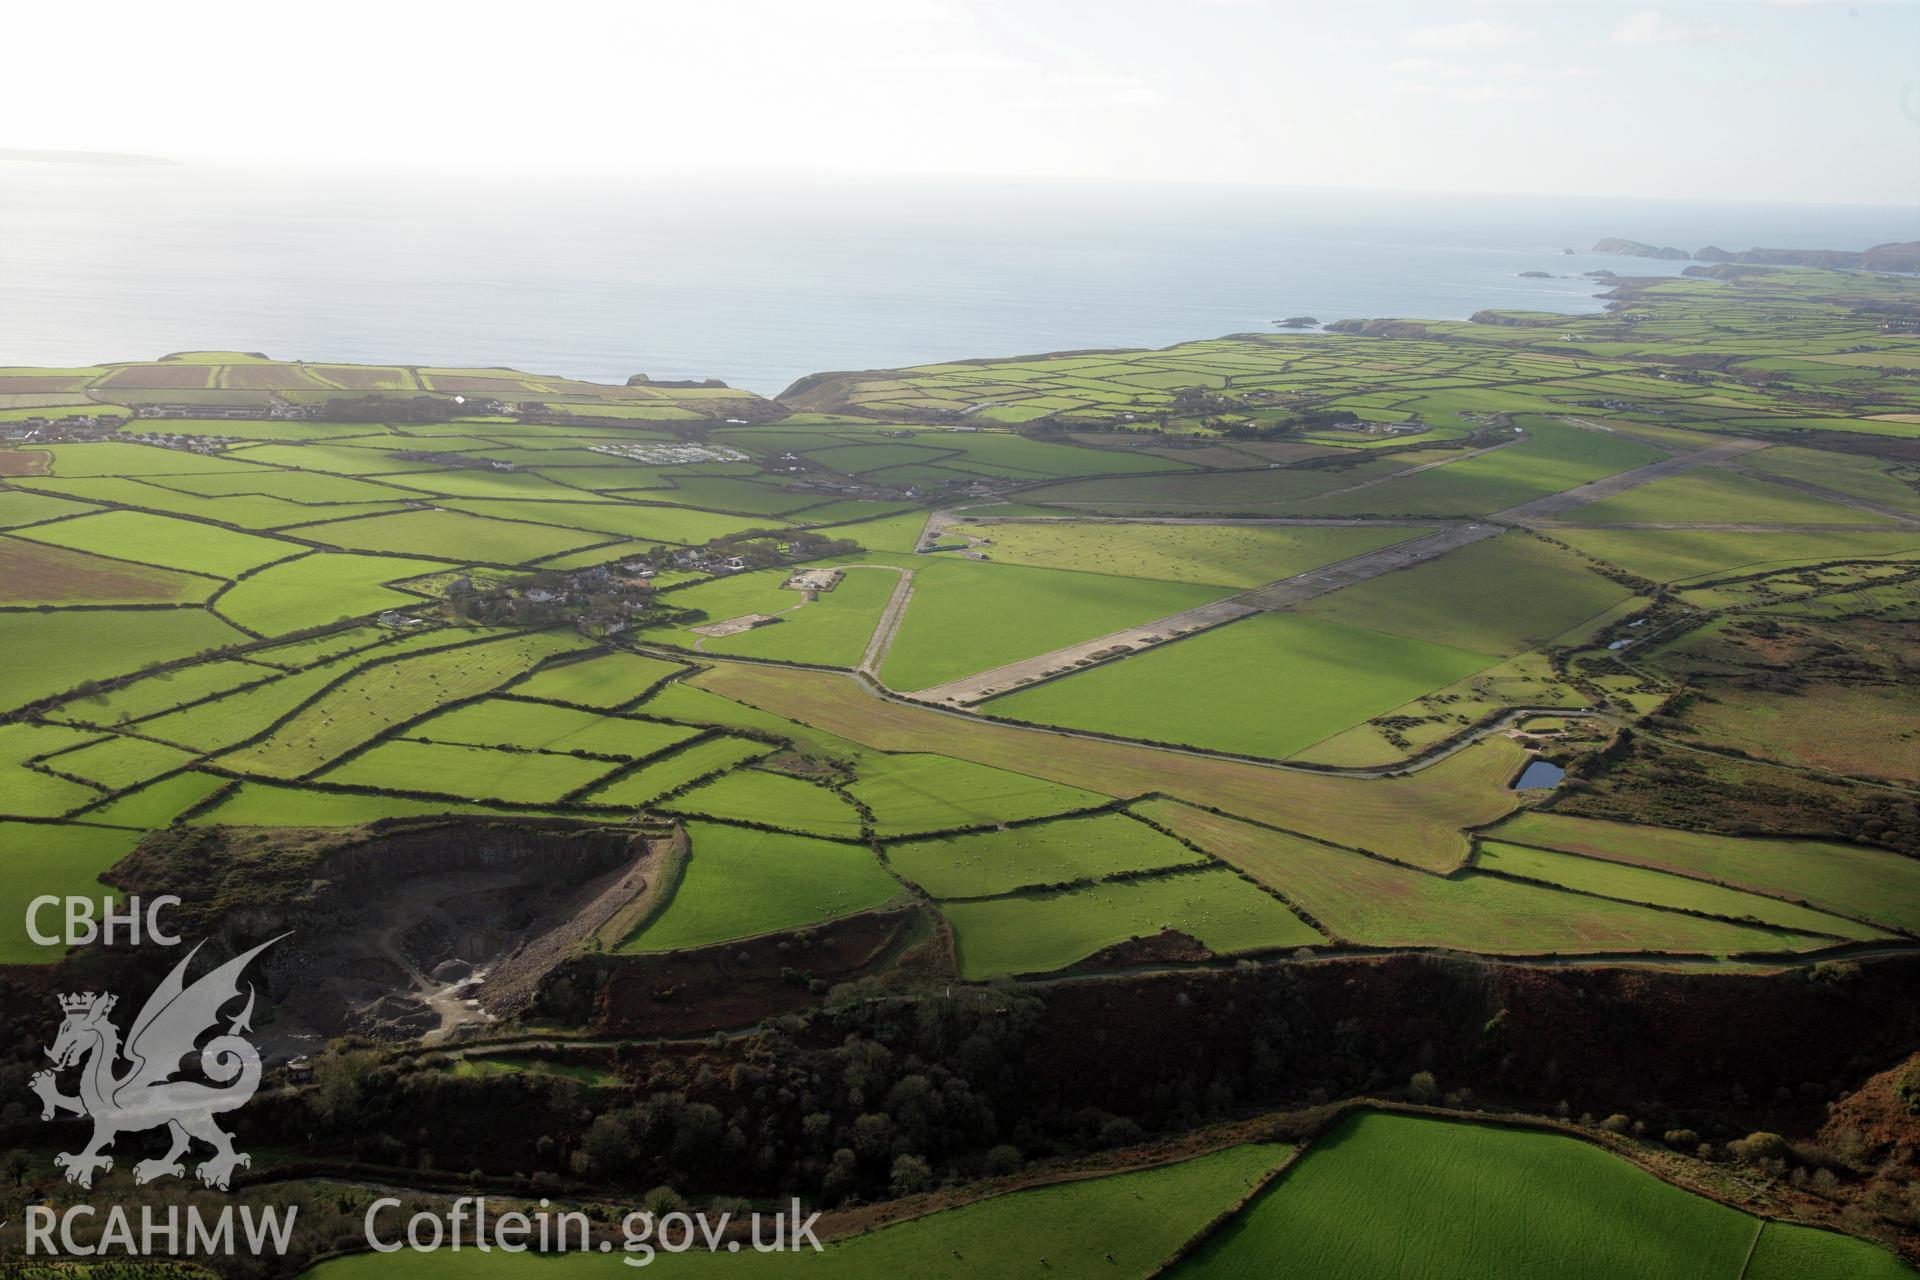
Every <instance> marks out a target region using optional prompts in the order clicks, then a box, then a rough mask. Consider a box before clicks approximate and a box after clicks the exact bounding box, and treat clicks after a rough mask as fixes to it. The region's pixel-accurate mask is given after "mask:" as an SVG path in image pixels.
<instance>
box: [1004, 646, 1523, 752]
mask: <svg viewBox="0 0 1920 1280" xmlns="http://www.w3.org/2000/svg"><path fill="white" fill-rule="evenodd" d="M1490 665H1492V660H1491V659H1489V658H1487V657H1484V656H1482V655H1481V654H1477V653H1468V652H1466V651H1464V650H1460V649H1451V648H1447V647H1445V646H1443V645H1438V644H1429V643H1426V642H1424V641H1422V640H1418V639H1414V638H1410V637H1406V636H1398V635H1388V634H1386V633H1384V632H1379V631H1367V630H1363V629H1361V628H1359V627H1354V626H1348V625H1344V624H1341V623H1335V622H1326V621H1322V620H1319V619H1316V618H1309V617H1303V616H1301V615H1299V614H1294V613H1262V614H1255V615H1253V616H1252V617H1249V618H1244V619H1242V620H1240V621H1238V622H1232V623H1228V624H1227V625H1225V626H1222V627H1215V628H1213V629H1212V630H1209V631H1204V632H1201V633H1200V634H1199V635H1195V636H1189V637H1187V638H1185V639H1182V640H1177V641H1174V642H1173V643H1171V644H1163V645H1158V646H1155V647H1153V648H1150V649H1146V650H1144V651H1142V652H1140V653H1138V654H1136V655H1134V656H1132V657H1128V658H1122V659H1120V660H1119V661H1117V662H1109V663H1105V664H1102V665H1100V666H1096V667H1093V668H1090V669H1088V670H1086V671H1083V672H1079V673H1077V674H1074V675H1070V676H1065V677H1063V678H1061V679H1058V680H1051V681H1048V682H1047V683H1044V684H1040V685H1035V686H1033V687H1031V688H1027V689H1023V690H1019V691H1017V692H1014V693H1011V694H1006V695H1003V696H1001V697H998V698H994V699H991V700H990V701H988V702H987V703H986V706H985V709H986V711H987V713H988V714H989V715H995V716H1005V717H1008V718H1010V719H1014V720H1024V721H1027V722H1029V723H1034V724H1049V725H1059V726H1061V727H1064V728H1071V729H1092V730H1095V731H1097V732H1100V733H1110V734H1114V735H1116V736H1119V737H1123V738H1144V739H1153V740H1157V741H1161V742H1169V743H1175V744H1178V745H1181V746H1192V747H1204V748H1209V749H1212V750H1216V751H1229V752H1234V753H1237V754H1241V755H1251V756H1265V757H1268V758H1271V759H1284V758H1285V757H1287V756H1290V755H1293V754H1295V753H1296V752H1299V751H1302V750H1304V749H1306V748H1307V747H1310V746H1312V745H1313V744H1314V743H1316V742H1319V741H1321V740H1322V739H1324V738H1328V737H1331V736H1332V735H1334V734H1336V733H1339V732H1340V731H1341V730H1343V729H1347V728H1351V727H1352V726H1353V725H1356V724H1359V723H1360V722H1362V721H1364V720H1367V719H1369V718H1371V717H1373V716H1376V715H1379V714H1381V713H1383V712H1386V711H1391V710H1392V709H1394V708H1395V707H1398V706H1400V705H1401V704H1403V703H1405V702H1407V701H1409V700H1411V699H1413V698H1416V697H1419V696H1420V695H1421V694H1424V693H1428V692H1430V691H1432V690H1434V689H1438V688H1441V687H1442V686H1445V685H1449V684H1452V683H1453V682H1455V681H1456V680H1459V679H1462V678H1463V677H1465V676H1468V675H1471V674H1472V673H1473V672H1475V671H1479V670H1481V669H1482V668H1484V667H1487V666H1490Z"/></svg>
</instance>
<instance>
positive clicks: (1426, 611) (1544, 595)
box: [1300, 533, 1632, 657]
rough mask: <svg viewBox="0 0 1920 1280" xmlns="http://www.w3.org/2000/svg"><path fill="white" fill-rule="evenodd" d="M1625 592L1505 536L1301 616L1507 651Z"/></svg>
mask: <svg viewBox="0 0 1920 1280" xmlns="http://www.w3.org/2000/svg"><path fill="white" fill-rule="evenodd" d="M1631 594H1632V593H1631V592H1629V591H1628V590H1627V589H1626V588H1624V587H1622V586H1620V585H1618V584H1617V583H1614V582H1611V581H1609V580H1608V579H1606V578H1603V577H1601V576H1600V575H1599V574H1597V573H1595V572H1593V571H1592V570H1591V569H1590V568H1588V566H1587V563H1586V562H1585V561H1584V560H1581V559H1580V558H1578V557H1577V556H1572V555H1569V554H1568V553H1567V552H1565V551H1563V550H1560V549H1559V548H1557V547H1554V546H1552V545H1550V544H1548V543H1546V542H1543V541H1541V540H1540V539H1538V538H1530V537H1527V536H1526V535H1525V534H1521V533H1505V534H1502V535H1500V536H1499V537H1497V538H1489V539H1487V540H1485V541H1483V542H1476V543H1473V544H1471V545H1469V546H1465V547H1462V548H1460V549H1459V550H1457V551H1450V552H1448V553H1447V554H1445V555H1443V556H1440V557H1439V558H1437V559H1434V560H1428V561H1426V562H1424V563H1422V564H1417V565H1415V566H1413V567H1412V568H1409V569H1402V570H1399V571H1397V572H1394V573H1388V574H1382V575H1381V576H1380V577H1377V578H1373V579H1370V580H1368V581H1366V582H1362V583H1359V584H1357V585H1355V586H1351V587H1347V588H1344V589H1342V590H1340V591H1335V592H1333V593H1331V594H1330V595H1324V596H1321V597H1320V598H1319V599H1317V600H1311V601H1308V602H1307V603H1306V604H1304V605H1302V606H1300V612H1301V614H1303V615H1304V616H1306V617H1310V618H1320V619H1324V620H1326V621H1329V622H1342V623H1345V624H1347V625H1348V626H1354V627H1366V628H1370V629H1373V630H1378V631H1384V632H1387V633H1389V634H1391V635H1397V636H1405V637H1407V638H1409V639H1414V640H1420V641H1424V642H1425V643H1428V644H1438V645H1447V646H1449V647H1452V648H1456V649H1465V650H1468V651H1469V652H1472V653H1486V654H1493V655H1495V656H1498V657H1510V656H1512V655H1513V654H1516V653H1519V652H1521V651H1522V650H1525V649H1531V648H1534V647H1536V646H1538V645H1541V644H1544V643H1546V642H1547V641H1548V640H1550V639H1552V638H1553V637H1554V636H1557V635H1559V634H1560V633H1561V632H1564V631H1567V630H1569V629H1571V628H1572V627H1575V626H1577V625H1579V624H1580V623H1582V622H1585V621H1586V620H1587V619H1589V618H1592V617H1595V616H1597V615H1599V614H1601V613H1604V612H1605V611H1606V610H1608V609H1610V608H1612V607H1613V606H1615V605H1617V604H1619V603H1620V602H1621V601H1623V600H1626V599H1628V598H1629V596H1630V595H1631Z"/></svg>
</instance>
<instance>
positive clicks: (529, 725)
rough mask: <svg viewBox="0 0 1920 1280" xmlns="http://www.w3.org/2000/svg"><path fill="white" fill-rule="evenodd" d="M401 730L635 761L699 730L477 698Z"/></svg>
mask: <svg viewBox="0 0 1920 1280" xmlns="http://www.w3.org/2000/svg"><path fill="white" fill-rule="evenodd" d="M406 732H407V736H408V737H410V738H424V739H426V740H428V741H430V742H448V743H455V744H463V745H466V746H474V747H510V748H518V749H520V750H523V751H547V752H554V753H565V752H570V751H585V752H588V753H590V754H592V755H597V756H618V757H620V758H622V759H626V760H640V759H644V758H645V757H647V756H651V755H655V754H657V753H659V752H661V751H665V750H666V749H667V748H668V747H671V746H674V745H676V744H678V743H681V742H685V741H686V740H687V739H688V738H691V737H693V736H694V735H695V734H696V733H698V732H699V730H697V729H690V728H686V727H684V726H681V725H671V724H657V723H655V722H653V721H650V720H630V719H626V718H623V717H620V716H603V715H596V714H594V713H593V712H590V711H576V710H573V709H571V708H569V707H556V706H552V705H549V704H547V703H544V702H520V701H517V700H515V699H512V698H482V699H481V700H480V701H478V702H469V703H467V704H466V705H464V706H460V707H455V708H454V709H453V710H451V711H443V712H441V713H440V714H439V715H436V716H434V717H433V718H432V719H430V720H425V721H422V722H421V723H419V724H416V725H414V726H413V727H412V728H410V729H408V730H407V731H406Z"/></svg>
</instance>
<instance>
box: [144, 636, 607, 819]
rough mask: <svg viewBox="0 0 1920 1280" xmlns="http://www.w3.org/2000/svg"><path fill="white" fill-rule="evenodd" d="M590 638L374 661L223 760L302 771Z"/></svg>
mask: <svg viewBox="0 0 1920 1280" xmlns="http://www.w3.org/2000/svg"><path fill="white" fill-rule="evenodd" d="M584 643H585V641H583V640H581V639H580V638H579V637H578V636H574V635H570V634H566V633H558V632H549V631H542V632H531V633H526V634H519V635H509V636H503V637H500V638H498V639H495V640H490V641H485V642H482V643H479V644H472V645H461V646H459V647H457V648H450V649H444V650H439V651H436V652H431V653H424V654H419V655H416V656H413V657H408V658H402V659H400V660H397V661H393V662H379V663H375V664H373V665H371V666H369V667H367V668H366V669H365V670H362V671H358V672H356V673H354V674H353V675H351V676H348V677H347V678H346V679H345V680H343V681H342V682H341V683H340V684H339V685H338V686H336V687H334V688H331V689H328V690H327V691H326V693H325V695H324V696H322V697H320V698H319V699H318V700H317V701H315V702H314V703H312V704H311V705H308V706H303V707H302V708H301V709H300V710H299V711H298V712H296V713H295V714H294V715H293V716H292V717H290V718H289V719H288V720H286V721H285V722H284V723H282V724H280V725H278V726H276V727H275V728H274V730H273V732H272V733H270V734H268V735H267V736H266V737H265V738H263V739H261V740H260V741H259V742H255V743H252V744H251V745H249V746H246V747H242V748H240V749H239V750H237V751H234V752H230V753H229V754H227V755H226V756H223V757H222V758H221V763H223V764H224V765H226V766H227V767H228V768H231V769H234V770H236V771H238V772H242V773H251V774H259V775H261V776H264V777H269V778H282V779H291V778H298V777H302V776H304V775H305V774H308V773H311V772H312V771H314V770H316V769H318V768H320V767H321V766H323V765H325V764H327V763H329V762H330V761H332V760H334V759H336V758H338V757H339V756H341V755H343V754H345V753H346V752H348V751H350V750H352V749H353V748H354V747H357V746H359V745H360V744H362V743H364V742H368V741H371V740H372V739H373V738H375V737H378V736H379V735H380V734H382V733H385V732H386V731H387V730H389V729H392V728H394V727H396V726H398V725H401V724H405V723H406V722H407V721H410V720H413V719H415V718H416V717H419V716H423V715H425V714H427V713H428V712H429V711H433V710H435V709H437V708H439V707H443V706H445V705H446V704H447V703H450V702H458V701H461V700H463V699H466V698H471V697H475V696H477V695H479V694H483V693H486V692H489V691H490V690H492V689H495V688H497V687H499V686H500V685H502V684H504V683H506V682H507V681H508V680H510V679H512V678H513V677H514V676H517V675H519V674H521V673H522V672H524V671H527V670H530V669H531V668H533V667H534V666H536V665H537V664H538V663H540V662H541V661H542V660H543V659H546V658H549V657H552V656H554V655H555V654H559V653H565V652H566V651H567V650H569V649H573V648H578V647H579V646H580V645H582V644H584ZM268 687H271V686H268ZM155 731H156V733H157V732H158V728H156V730H155ZM389 785H392V784H389Z"/></svg>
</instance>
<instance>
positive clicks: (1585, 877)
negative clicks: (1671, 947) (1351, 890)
mask: <svg viewBox="0 0 1920 1280" xmlns="http://www.w3.org/2000/svg"><path fill="white" fill-rule="evenodd" d="M1474 865H1475V866H1476V867H1480V868H1482V869H1484V870H1487V871H1497V872H1499V873H1501V874H1503V875H1509V876H1517V877H1519V878H1521V879H1525V880H1534V881H1539V882H1541V883H1544V884H1553V885H1559V886H1560V887H1562V888H1565V889H1573V890H1575V891H1577V892H1580V893H1591V894H1597V895H1599V896H1601V897H1606V898H1619V899H1622V900H1623V901H1627V902H1644V903H1647V904H1649V905H1651V906H1657V907H1674V908H1677V909H1679V910H1683V911H1699V912H1705V913H1706V914H1708V915H1712V916H1719V917H1720V918H1721V919H1723V920H1755V921H1758V922H1760V923H1762V924H1770V925H1774V926H1776V927H1778V928H1781V929H1792V930H1795V931H1797V932H1800V933H1825V934H1831V935H1832V936H1834V937H1836V938H1846V939H1849V940H1866V939H1873V938H1880V939H1884V938H1886V937H1888V936H1889V935H1888V934H1887V933H1886V932H1884V931H1883V930H1879V929H1875V928H1873V927H1872V926H1870V925H1864V924H1860V923H1858V922H1857V921H1853V920H1847V919H1843V918H1841V917H1840V916H1836V915H1830V914H1828V913H1826V912H1823V911H1814V910H1812V909H1810V908H1807V907H1803V906H1799V905H1798V904H1796V903H1791V902H1782V901H1780V900H1779V899H1777V898H1769V897H1765V896H1763V895H1761V894H1757V893H1747V892H1744V891H1742V890H1739V889H1729V888H1727V887H1726V886H1724V885H1717V884H1708V883H1706V882H1704V881H1700V880H1689V879H1687V878H1686V877H1685V876H1676V875H1669V874H1667V873H1666V872H1664V871H1653V870H1649V869H1647V868H1644V867H1636V866H1631V865H1628V864H1626V863H1621V862H1608V861H1607V860H1606V859H1604V858H1587V857H1582V856H1581V855H1579V854H1576V853H1560V852H1556V851H1554V850H1550V849H1535V848H1531V847H1529V846H1527V845H1516V844H1503V843H1500V842H1498V841H1491V840H1490V841H1487V842H1486V843H1484V844H1482V845H1481V846H1480V849H1479V852H1478V853H1477V854H1476V856H1475V858H1474Z"/></svg>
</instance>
